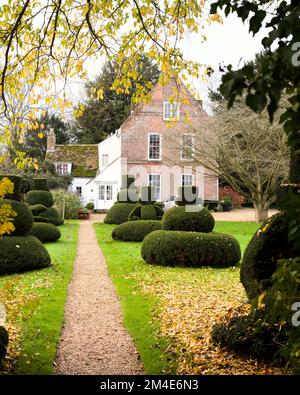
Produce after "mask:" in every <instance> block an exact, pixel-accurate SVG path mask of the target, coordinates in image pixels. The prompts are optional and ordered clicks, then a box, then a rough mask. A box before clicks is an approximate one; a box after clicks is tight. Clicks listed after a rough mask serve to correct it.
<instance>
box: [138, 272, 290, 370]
mask: <svg viewBox="0 0 300 395" xmlns="http://www.w3.org/2000/svg"><path fill="white" fill-rule="evenodd" d="M134 275H135V274H132V276H134ZM158 278H159V279H158ZM142 289H143V292H144V293H146V294H151V295H154V296H156V297H158V298H159V307H158V310H157V312H156V319H157V320H158V321H159V323H160V330H159V335H160V336H164V337H166V338H168V339H170V343H171V344H170V345H169V346H168V349H167V350H166V351H165V352H167V353H170V354H171V355H172V356H173V357H172V358H174V356H175V358H176V359H177V362H178V367H177V374H199V375H202V374H263V375H265V374H282V373H286V372H283V370H282V369H279V368H275V367H272V366H271V365H270V364H268V363H263V362H260V361H258V360H256V359H252V358H243V357H241V356H237V355H235V354H233V353H231V352H228V351H226V350H224V349H220V348H219V347H218V346H215V345H214V344H213V343H212V341H211V330H212V327H213V325H215V324H216V323H219V322H220V321H224V320H225V321H229V320H230V318H232V316H233V315H234V314H235V313H236V309H241V308H240V306H241V305H242V306H243V311H240V313H241V314H246V313H247V311H248V310H249V307H248V305H247V304H245V303H244V301H245V300H246V295H245V291H244V289H243V287H242V285H241V283H240V281H239V270H238V269H236V268H229V269H223V270H221V269H219V270H216V269H208V268H203V269H198V270H197V269H188V268H186V269H173V268H172V269H170V270H166V269H164V270H161V271H160V272H159V274H157V273H155V272H154V275H149V276H148V277H147V276H145V277H144V279H143V284H142ZM166 373H168V372H166Z"/></svg>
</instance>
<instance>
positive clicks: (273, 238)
mask: <svg viewBox="0 0 300 395" xmlns="http://www.w3.org/2000/svg"><path fill="white" fill-rule="evenodd" d="M299 253H300V251H295V250H294V251H293V246H292V244H291V243H290V242H289V240H288V222H287V220H286V218H285V215H284V214H282V213H279V214H275V215H273V216H272V217H271V218H269V219H268V220H267V221H265V222H264V223H263V224H262V225H261V227H260V228H259V229H258V231H257V232H256V233H255V234H254V236H253V237H252V239H251V240H250V242H249V244H248V246H247V248H246V250H245V252H244V256H243V260H242V264H241V272H240V275H241V282H242V284H243V286H244V288H245V290H246V293H247V296H248V298H249V300H250V301H251V300H252V299H253V298H255V297H257V296H258V295H259V294H260V293H261V292H263V291H264V290H265V289H266V288H268V287H269V286H270V285H271V277H272V275H273V273H274V272H275V270H276V265H277V261H278V259H280V258H293V257H296V256H298V255H299Z"/></svg>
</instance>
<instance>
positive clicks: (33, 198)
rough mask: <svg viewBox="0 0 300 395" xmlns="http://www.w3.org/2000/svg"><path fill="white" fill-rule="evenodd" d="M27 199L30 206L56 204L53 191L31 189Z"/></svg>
mask: <svg viewBox="0 0 300 395" xmlns="http://www.w3.org/2000/svg"><path fill="white" fill-rule="evenodd" d="M25 201H26V202H27V203H28V204H29V205H30V206H33V205H36V204H42V205H44V206H46V207H51V206H53V204H54V200H53V196H52V193H51V192H48V191H37V190H33V191H29V192H28V193H27V195H26V197H25Z"/></svg>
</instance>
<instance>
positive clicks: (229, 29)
mask: <svg viewBox="0 0 300 395" xmlns="http://www.w3.org/2000/svg"><path fill="white" fill-rule="evenodd" d="M222 17H223V24H219V23H212V24H211V25H210V26H209V27H207V28H206V29H205V31H204V34H205V35H206V38H207V41H206V42H204V43H201V39H200V35H196V34H194V35H190V36H188V37H186V39H185V41H184V42H183V43H182V45H181V48H182V49H183V50H184V54H185V57H186V58H189V59H192V60H195V61H198V62H200V63H202V64H207V65H211V66H212V68H213V69H214V70H215V73H214V75H213V77H212V79H211V81H210V82H208V83H201V82H199V81H193V85H194V87H195V88H196V89H197V91H199V92H200V95H201V98H202V99H203V101H204V107H205V109H206V110H207V111H209V102H208V99H207V92H208V86H209V87H210V88H214V89H215V88H217V86H218V85H219V83H220V73H219V72H218V68H219V64H220V63H221V62H223V63H224V64H225V65H228V64H232V65H233V66H234V67H237V66H238V65H242V64H243V63H244V62H245V61H248V60H251V59H253V58H254V56H255V54H256V53H258V52H260V51H261V50H262V45H261V40H262V38H263V37H264V36H265V34H266V31H265V30H262V31H261V32H260V34H257V35H256V36H255V37H253V36H252V34H250V33H249V32H248V25H247V24H244V23H243V22H242V21H241V20H240V19H239V18H238V17H237V16H236V15H230V16H228V17H227V18H225V17H224V16H222ZM100 67H101V66H100V65H99V64H97V65H96V64H95V63H93V64H90V65H89V66H88V70H89V76H90V77H91V78H92V77H93V76H95V75H96V74H98V73H99V71H100ZM69 87H70V89H71V92H72V96H73V98H74V96H76V97H78V99H79V98H80V97H83V95H84V83H83V82H76V83H73V84H70V85H69ZM75 101H76V100H75Z"/></svg>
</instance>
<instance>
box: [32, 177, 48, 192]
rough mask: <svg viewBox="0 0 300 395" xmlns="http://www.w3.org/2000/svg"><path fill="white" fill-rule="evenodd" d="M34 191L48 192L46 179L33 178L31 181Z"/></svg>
mask: <svg viewBox="0 0 300 395" xmlns="http://www.w3.org/2000/svg"><path fill="white" fill-rule="evenodd" d="M33 183H34V189H36V190H39V191H49V189H48V187H47V178H42V177H35V178H34V179H33Z"/></svg>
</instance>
